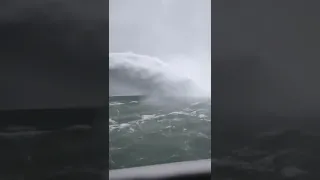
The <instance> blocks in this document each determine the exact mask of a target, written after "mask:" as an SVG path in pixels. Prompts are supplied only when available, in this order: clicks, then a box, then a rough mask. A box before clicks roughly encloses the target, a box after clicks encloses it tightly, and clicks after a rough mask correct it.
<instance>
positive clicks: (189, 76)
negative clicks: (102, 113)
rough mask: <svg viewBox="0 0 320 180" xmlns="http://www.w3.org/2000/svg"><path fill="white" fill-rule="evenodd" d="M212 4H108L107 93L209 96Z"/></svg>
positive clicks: (144, 0) (202, 0) (120, 0)
mask: <svg viewBox="0 0 320 180" xmlns="http://www.w3.org/2000/svg"><path fill="white" fill-rule="evenodd" d="M210 3H211V1H210V0H199V1H193V0H183V1H182V0H176V1H167V0H153V1H150V0H136V1H134V2H133V1H130V0H110V6H109V10H110V16H109V17H110V18H109V23H110V31H109V37H110V41H109V48H110V49H109V52H122V53H111V54H109V58H110V61H109V72H110V73H109V74H110V78H109V82H110V86H109V87H110V89H109V92H110V95H148V97H150V98H151V97H152V98H151V99H156V101H159V97H161V98H160V99H161V100H164V99H165V98H164V97H180V98H179V99H189V98H192V97H209V96H210V91H211V57H210V56H211V53H210V49H211V48H210V44H211V42H210V39H211V37H210V34H211V32H210V31H211V29H210ZM123 52H134V53H123ZM182 97H183V98H182ZM149 100H150V99H149Z"/></svg>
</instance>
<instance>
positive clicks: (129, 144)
mask: <svg viewBox="0 0 320 180" xmlns="http://www.w3.org/2000/svg"><path fill="white" fill-rule="evenodd" d="M109 104H111V106H109V137H110V140H109V146H110V147H109V152H110V157H109V166H110V167H111V168H125V167H133V166H142V165H151V164H159V163H169V162H175V161H186V160H196V159H204V158H210V156H211V106H210V103H209V101H205V102H202V101H201V102H196V103H193V104H188V105H186V106H177V107H176V108H168V109H166V108H164V107H161V106H150V105H144V104H143V103H140V102H127V103H116V102H110V103H109Z"/></svg>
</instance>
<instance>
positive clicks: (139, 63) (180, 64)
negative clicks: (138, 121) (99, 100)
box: [109, 53, 211, 98]
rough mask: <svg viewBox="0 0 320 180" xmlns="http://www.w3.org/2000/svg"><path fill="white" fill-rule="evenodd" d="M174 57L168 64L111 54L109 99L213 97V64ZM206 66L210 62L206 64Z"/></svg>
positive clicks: (130, 55) (139, 56) (145, 58)
mask: <svg viewBox="0 0 320 180" xmlns="http://www.w3.org/2000/svg"><path fill="white" fill-rule="evenodd" d="M198 57H199V60H198V61H197V60H195V59H191V58H187V57H183V56H175V57H170V58H168V60H166V61H162V60H160V59H158V58H156V57H150V56H145V55H137V54H134V53H111V54H109V72H110V96H113V95H149V96H157V97H159V96H175V97H184V98H185V97H208V96H210V90H211V89H210V88H211V84H210V83H211V82H210V77H211V76H210V75H211V74H210V72H211V71H210V68H211V65H210V60H205V59H201V58H203V57H201V56H198ZM204 62H207V64H205V63H204Z"/></svg>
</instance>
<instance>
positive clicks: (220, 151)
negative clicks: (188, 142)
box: [212, 116, 320, 180]
mask: <svg viewBox="0 0 320 180" xmlns="http://www.w3.org/2000/svg"><path fill="white" fill-rule="evenodd" d="M213 126H216V128H214V129H213V131H212V132H213V136H214V139H213V142H214V144H213V147H215V148H214V149H213V152H212V154H213V155H212V157H213V163H212V165H213V168H212V169H213V176H214V178H215V179H217V180H231V179H232V180H289V179H290V180H316V179H320V171H319V167H320V166H319V165H320V133H319V127H320V121H319V118H303V117H299V118H296V117H291V118H290V117H275V116H270V117H250V116H247V117H228V118H224V119H220V121H219V122H217V121H215V123H214V124H213Z"/></svg>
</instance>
